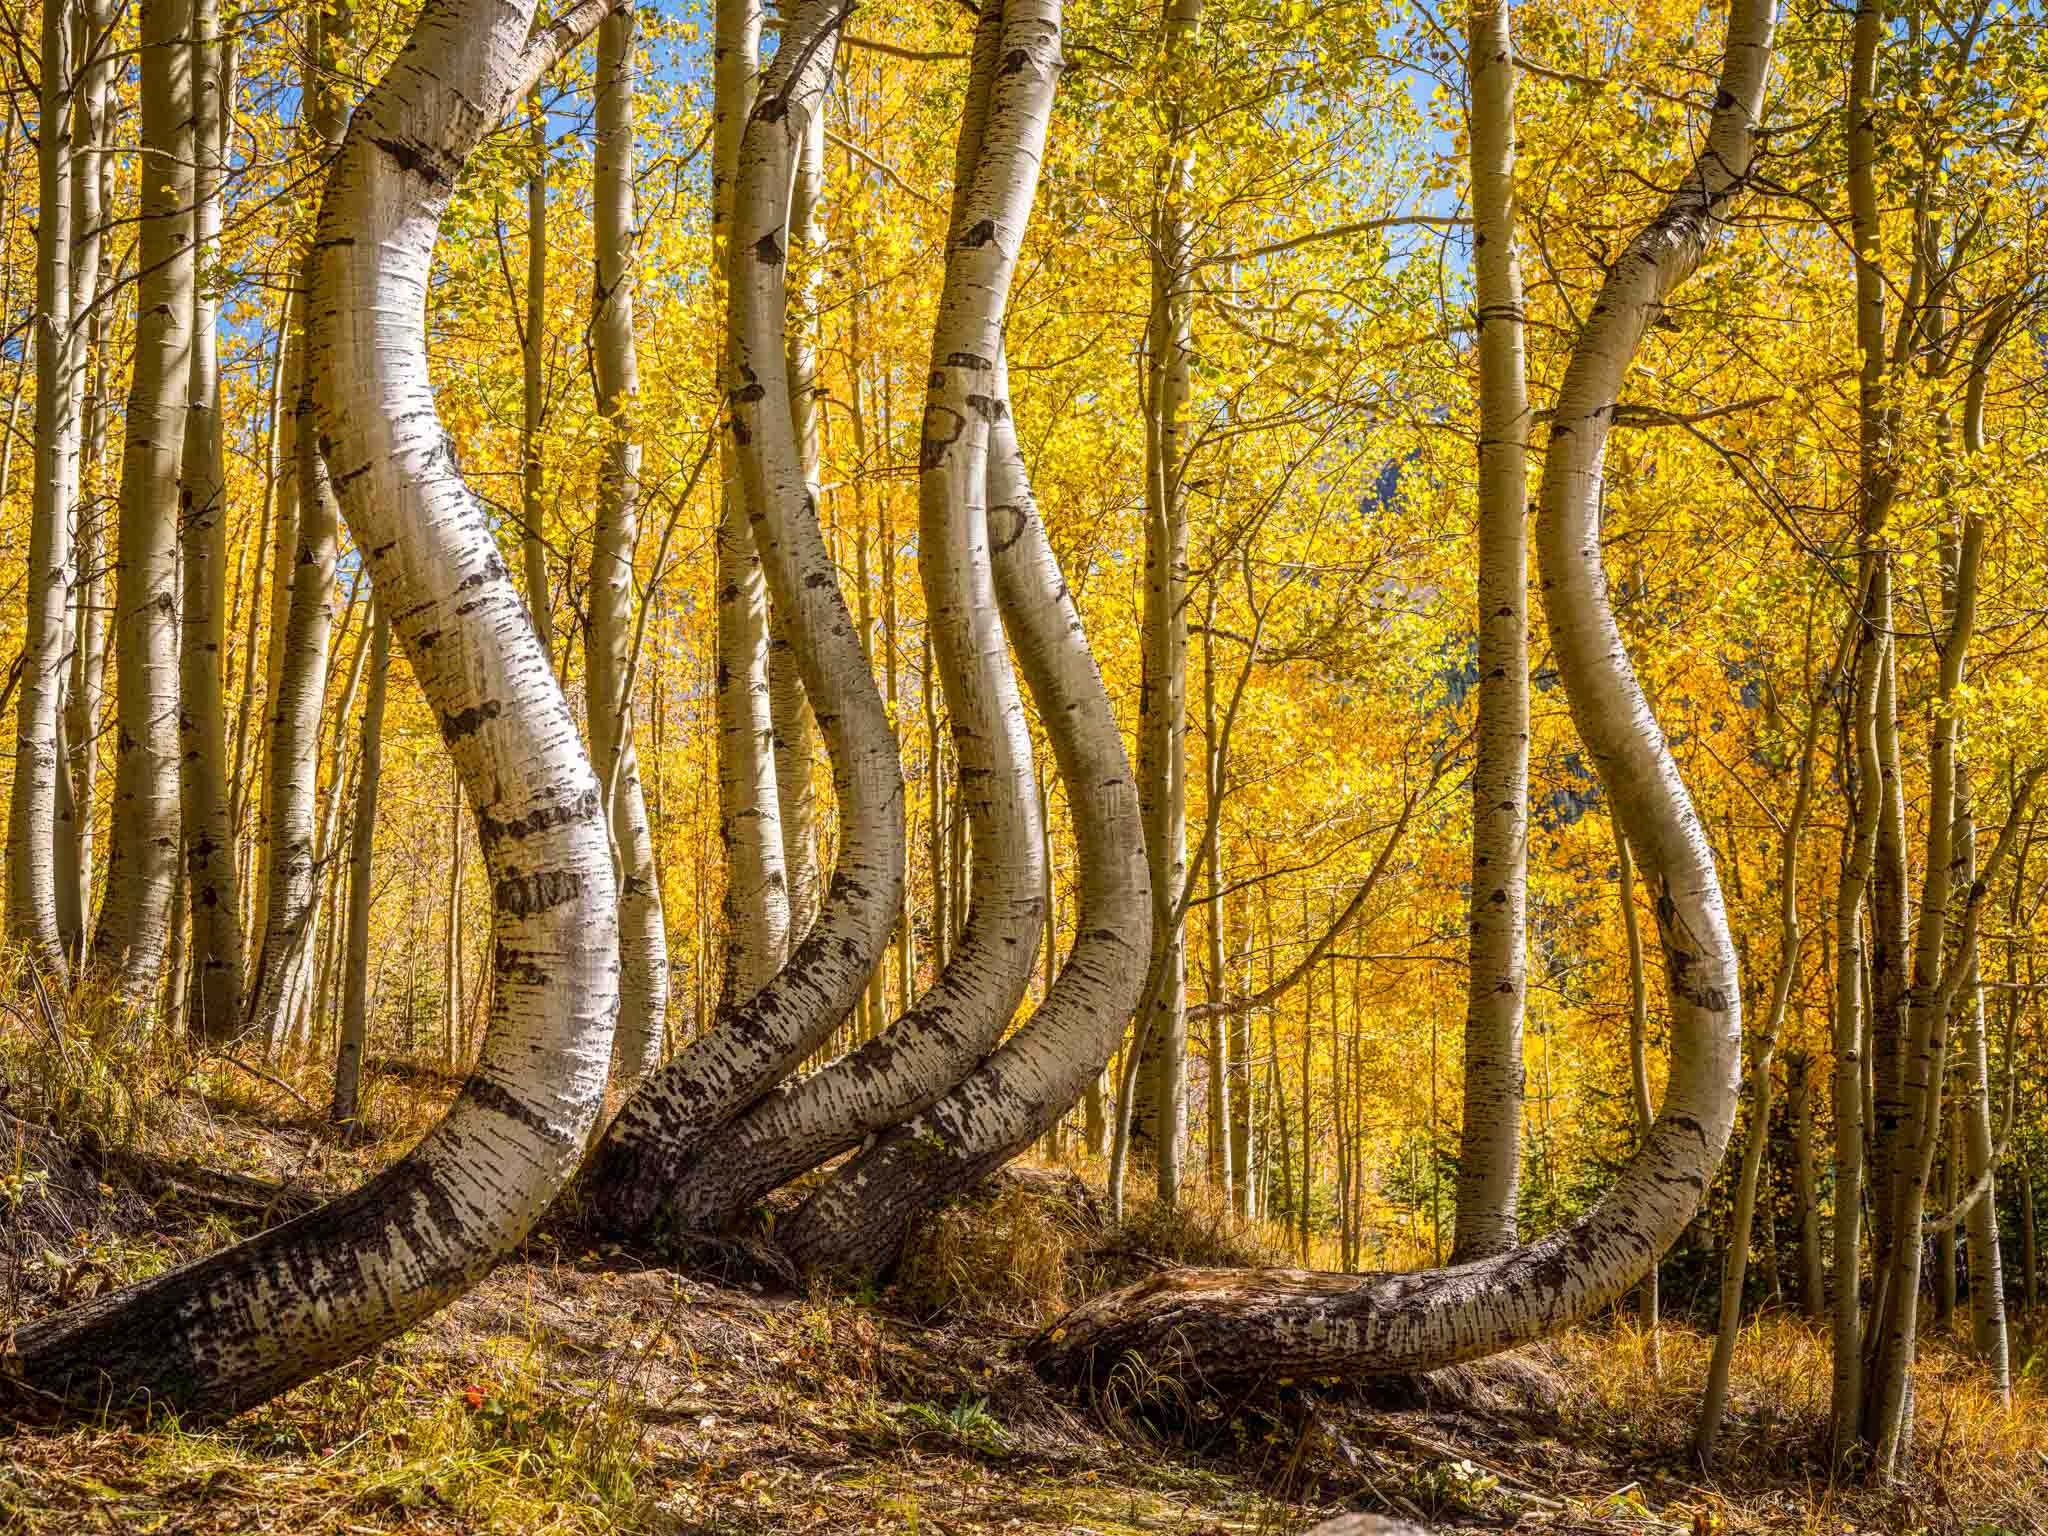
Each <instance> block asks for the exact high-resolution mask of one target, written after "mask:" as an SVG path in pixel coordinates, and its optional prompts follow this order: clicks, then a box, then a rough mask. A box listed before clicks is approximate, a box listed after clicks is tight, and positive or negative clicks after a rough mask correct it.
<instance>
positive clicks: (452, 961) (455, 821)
mask: <svg viewBox="0 0 2048 1536" xmlns="http://www.w3.org/2000/svg"><path fill="white" fill-rule="evenodd" d="M592 766H593V767H595V766H596V765H595V764H593V765H592ZM462 813H463V805H462V775H461V774H460V773H457V774H456V776H455V798H454V800H453V801H452V802H451V803H450V805H449V807H448V901H447V904H446V907H445V908H444V912H445V919H444V920H445V923H446V932H445V933H444V934H443V936H442V937H443V939H444V941H445V943H444V947H445V949H446V951H447V959H446V961H445V962H444V963H443V966H442V975H441V980H442V991H443V994H444V996H443V998H442V1009H441V1055H442V1059H443V1060H444V1061H446V1062H447V1064H448V1065H449V1066H450V1067H456V1068H459V1067H460V1066H461V1065H462V994H463V985H462V856H463V848H462Z"/></svg>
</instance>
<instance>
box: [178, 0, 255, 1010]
mask: <svg viewBox="0 0 2048 1536" xmlns="http://www.w3.org/2000/svg"><path fill="white" fill-rule="evenodd" d="M219 34H220V13H219V6H218V4H217V0H193V6H192V97H193V103H194V106H195V108H196V112H195V116H194V123H193V143H194V146H195V149H196V152H197V153H196V165H195V174H194V179H193V198H194V204H193V242H192V244H193V256H194V259H195V261H196V262H197V263H198V265H199V267H200V268H201V270H202V271H204V270H205V269H206V268H207V267H208V266H209V265H210V264H211V263H212V262H214V261H215V260H216V259H217V256H218V247H219V244H220V218H221V177H222V173H223V166H224V143H223V136H224V133H225V123H226V121H227V106H226V103H225V102H224V101H223V100H222V91H223V85H224V77H225V73H226V71H225V69H224V68H223V64H224V57H223V45H222V43H221V41H220V35H219ZM216 308H217V305H216V300H215V297H214V294H213V292H212V290H211V287H210V284H209V282H208V281H205V280H202V281H199V282H196V283H195V284H194V285H193V290H192V374H191V385H190V390H189V395H188V399H187V404H186V419H185V447H184V457H183V470H184V483H183V486H182V490H181V495H180V497H179V506H178V514H179V538H180V543H181V560H180V564H181V565H182V567H183V571H184V603H183V614H182V618H183V620H184V626H183V645H182V648H181V654H180V660H179V679H180V683H181V688H182V693H183V700H182V704H181V707H180V709H179V712H178V734H179V738H180V743H181V745H182V748H183V751H182V754H181V758H180V763H179V780H180V782H179V791H180V793H179V800H180V805H181V807H182V819H183V826H184V848H185V877H186V880H187V882H188V883H189V890H188V893H187V898H186V899H187V904H188V906H189V908H190V911H191V923H192V941H191V953H190V956H189V959H188V961H187V966H188V970H189V991H188V993H187V1000H186V1004H185V1024H186V1027H187V1028H188V1029H190V1030H191V1031H193V1033H195V1034H197V1035H198V1036H199V1037H200V1038H202V1039H205V1040H210V1041H223V1040H228V1039H231V1038H233V1037H234V1035H235V1034H236V1032H237V1031H238V1030H239V1028H240V1025H241V1017H242V902H241V895H240V892H239V889H238V887H237V885H236V880H235V833H234V825H233V822H232V821H231V820H230V817H231V815H232V813H233V809H234V806H233V800H232V796H231V793H230V788H229V783H228V740H227V701H226V697H225V692H224V690H225V679H224V678H223V676H222V671H223V668H224V666H225V665H226V662H225V657H224V655H223V653H224V651H225V649H226V645H227V622H228V615H227V608H226V605H225V600H226V596H227V592H226V587H227V554H228V551H227V537H228V530H227V484H226V476H225V473H224V468H225V466H224V461H223V454H222V449H221V430H222V429H221V410H220V361H219V355H218V352H219V338H218V336H217V335H216V334H215V332H216Z"/></svg>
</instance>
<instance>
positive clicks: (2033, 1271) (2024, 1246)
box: [2020, 1169, 2041, 1312]
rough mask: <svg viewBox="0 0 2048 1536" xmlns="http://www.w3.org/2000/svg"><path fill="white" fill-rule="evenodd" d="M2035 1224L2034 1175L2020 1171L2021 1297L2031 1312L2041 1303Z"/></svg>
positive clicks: (2038, 1250) (2029, 1171) (2025, 1170)
mask: <svg viewBox="0 0 2048 1536" xmlns="http://www.w3.org/2000/svg"><path fill="white" fill-rule="evenodd" d="M2036 1231H2037V1229H2036V1228H2035V1225H2034V1175H2033V1172H2032V1171H2031V1170H2030V1169H2022V1170H2021V1171H2020V1299H2021V1301H2022V1302H2023V1303H2024V1304H2025V1305H2026V1308H2027V1310H2028V1311H2029V1312H2031V1311H2033V1309H2034V1308H2035V1307H2037V1306H2039V1305H2040V1304H2041V1287H2040V1273H2041V1271H2040V1260H2039V1258H2038V1254H2039V1252H2040V1249H2039V1246H2038V1239H2037V1237H2036V1235H2035V1234H2036Z"/></svg>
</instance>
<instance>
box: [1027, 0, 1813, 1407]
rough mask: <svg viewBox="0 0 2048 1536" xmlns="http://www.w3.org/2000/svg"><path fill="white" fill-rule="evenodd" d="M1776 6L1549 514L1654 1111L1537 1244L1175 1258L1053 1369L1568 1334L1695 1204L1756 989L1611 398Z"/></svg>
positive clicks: (1580, 421)
mask: <svg viewBox="0 0 2048 1536" xmlns="http://www.w3.org/2000/svg"><path fill="white" fill-rule="evenodd" d="M1772 21H1773V7H1772V6H1771V4H1770V3H1769V0H1733V3H1732V4H1731V6H1730V11H1729V24H1728V40H1727V50H1726V54H1725V56H1724V60H1723V65H1722V75H1721V81H1720V87H1719V90H1718V92H1717V94H1716V102H1717V106H1716V110H1715V112H1714V114H1713V119H1712V122H1711V124H1710V126H1709V128H1708V133H1707V138H1706V143H1705V146H1704V148H1703V151H1702V153H1701V155H1700V157H1699V159H1698V161H1697V162H1696V163H1695V165H1694V166H1693V168H1692V171H1691V173H1690V174H1689V175H1688V176H1687V177H1686V178H1685V180H1684V183H1683V185H1682V186H1681V187H1680V189H1679V190H1678V192H1677V193H1675V194H1674V195H1673V197H1672V198H1671V200H1670V201H1669V202H1668V203H1667V204H1666V206H1665V207H1664V209H1663V211H1662V212H1661V213H1660V214H1659V215H1658V216H1657V217H1656V218H1655V219H1654V220H1653V221H1652V222H1651V223H1650V224H1649V225H1648V226H1647V227H1645V228H1644V229H1643V230H1642V231H1641V232H1640V233H1638V234H1637V235H1636V236H1635V238H1634V239H1633V240H1631V241H1630V243H1629V245H1628V247H1627V248H1626V249H1625V250H1624V251H1623V253H1622V254H1621V256H1620V257H1619V259H1618V260H1617V261H1616V263H1615V265H1614V266H1613V267H1612V268H1611V269H1610V271H1609V274H1608V277H1607V279H1606V282H1605V284H1604V285H1603V289H1602V292H1601V295H1600V297H1599V299H1598V301H1597V302H1596V303H1595V305H1594V306H1593V308H1592V309H1591V310H1590V311H1589V312H1588V314H1589V318H1588V322H1587V325H1586V328H1585V330H1584V331H1583V332H1582V334H1581V335H1580V338H1579V340H1578V343H1577V345H1576V346H1575V347H1574V349H1573V352H1572V356H1571V359H1570V362H1569V364H1568V365H1567V367H1566V370H1565V375H1564V379H1563V382H1562V384H1561V387H1560V390H1559V394H1558V402H1557V407H1556V415H1555V417H1554V419H1553V422H1552V429H1551V438H1550V445H1549V450H1548V452H1547V454H1546V457H1545V463H1544V481H1543V494H1542V498H1541V505H1542V511H1541V515H1540V517H1539V520H1538V524H1537V532H1538V538H1537V545H1538V550H1539V553H1540V556H1541V561H1542V570H1543V576H1544V583H1543V590H1544V594H1545V606H1546V610H1547V618H1548V620H1549V628H1550V633H1551V636H1552V643H1553V645H1554V646H1555V648H1556V655H1557V661H1558V668H1559V671H1560V673H1561V674H1562V676H1563V680H1564V684H1565V691H1566V694H1567V696H1568V698H1569V700H1570V703H1571V708H1572V716H1573V719H1574V721H1575V722H1576V723H1577V726H1578V730H1579V735H1580V737H1581V738H1582V739H1583V740H1584V742H1585V743H1586V746H1587V749H1588V753H1589V755H1590V756H1591V758H1592V759H1593V762H1594V764H1595V765H1596V767H1597V768H1598V770H1599V775H1600V779H1601V782H1602V784H1603V785H1604V786H1605V787H1606V789H1607V792H1608V794H1609V796H1610V797H1611V798H1612V800H1613V802H1614V805H1615V808H1616V811H1617V814H1618V816H1619V819H1620V821H1621V824H1622V828H1623V831H1624V833H1625V835H1626V836H1627V837H1628V840H1629V844H1630V847H1631V848H1632V849H1633V850H1634V852H1635V853H1636V856H1637V858H1638V859H1639V861H1640V862H1641V865H1642V867H1643V871H1644V875H1645V878H1646V879H1647V880H1648V881H1649V883H1650V885H1651V889H1652V890H1653V891H1655V892H1656V893H1657V898H1658V899H1657V912H1658V918H1659V924H1658V926H1659V935H1660V938H1661V939H1662V941H1663V945H1664V950H1665V960H1666V969H1667V975H1668V976H1669V978H1670V997H1671V1013H1672V1037H1673V1038H1672V1051H1671V1056H1672V1062H1673V1068H1674V1070H1673V1073H1672V1078H1671V1082H1670V1085H1669V1087H1668V1090H1667V1092H1666V1095H1665V1102H1664V1108H1663V1112H1662V1114H1661V1115H1660V1116H1659V1118H1658V1121H1657V1124H1656V1127H1655V1128H1654V1129H1653V1131H1652V1132H1651V1135H1650V1137H1649V1138H1648V1139H1647V1141H1646V1142H1645V1143H1644V1145H1643V1146H1642V1148H1641V1149H1639V1150H1638V1152H1637V1153H1636V1155H1635V1156H1634V1157H1633V1158H1632V1159H1631V1160H1630V1162H1629V1163H1628V1165H1627V1166H1626V1167H1625V1168H1624V1169H1623V1170H1622V1172H1621V1174H1620V1175H1619V1177H1618V1178H1617V1179H1616V1181H1615V1185H1614V1187H1613V1188H1612V1189H1611V1190H1610V1191H1609V1192H1608V1193H1607V1195H1606V1196H1605V1197H1604V1198H1603V1199H1602V1200H1601V1201H1600V1202H1599V1204H1598V1205H1597V1206H1595V1207H1594V1209H1593V1210H1592V1211H1591V1212H1589V1213H1588V1214H1587V1215H1586V1216H1584V1217H1582V1218H1580V1219H1579V1220H1578V1221H1577V1222H1574V1223H1573V1224H1572V1225H1571V1226H1569V1227H1567V1228H1565V1229H1564V1230H1562V1231H1559V1232H1556V1233H1553V1234H1552V1235H1550V1236H1549V1237H1546V1238H1544V1239H1542V1240H1541V1241H1539V1242H1535V1243H1532V1244H1529V1245H1528V1246H1526V1247H1522V1248H1517V1249H1514V1250H1512V1251H1511V1252H1509V1253H1507V1254H1503V1255H1501V1256H1499V1257H1497V1258H1493V1259H1486V1260H1482V1261H1480V1262H1479V1263H1477V1264H1472V1265H1466V1266H1462V1267H1460V1268H1456V1269H1451V1270H1447V1271H1444V1272H1442V1273H1441V1274H1440V1275H1437V1276H1433V1277H1422V1278H1418V1277H1417V1276H1414V1275H1399V1276H1391V1277H1377V1278H1371V1279H1366V1280H1363V1281H1361V1280H1359V1279H1356V1278H1354V1277H1350V1276H1329V1275H1316V1274H1312V1273H1309V1272H1306V1271H1262V1272H1257V1273H1244V1272H1233V1271H1214V1270H1208V1271H1204V1270H1196V1271H1168V1272H1166V1273H1165V1274H1162V1275H1160V1276H1157V1277H1154V1278H1153V1279H1151V1280H1148V1281H1145V1282H1143V1283H1142V1284H1140V1285H1138V1286H1136V1287H1133V1288H1131V1289H1129V1290H1125V1291H1119V1292H1112V1293H1110V1294H1109V1295H1107V1296H1104V1297H1100V1298H1098V1299H1096V1300H1095V1301H1092V1302H1090V1303H1088V1304H1087V1305H1086V1306H1084V1307H1082V1308H1080V1309H1078V1310H1077V1311H1075V1312H1073V1313H1070V1314H1069V1315H1068V1316H1067V1317H1066V1318H1065V1319H1063V1320H1062V1321H1061V1323H1060V1324H1059V1325H1058V1327H1057V1328H1056V1329H1054V1330H1053V1331H1052V1333H1050V1334H1048V1335H1046V1336H1044V1337H1042V1338H1041V1339H1040V1340H1039V1341H1038V1343H1037V1345H1036V1346H1035V1348H1036V1353H1037V1356H1038V1361H1039V1368H1040V1369H1041V1371H1044V1372H1046V1373H1047V1374H1049V1375H1052V1376H1055V1377H1061V1378H1067V1379H1073V1378H1078V1377H1084V1376H1085V1377H1088V1378H1091V1379H1096V1380H1100V1379H1102V1378H1103V1377H1105V1376H1106V1375H1107V1373H1109V1372H1110V1371H1112V1370H1114V1369H1115V1368H1116V1367H1117V1366H1118V1364H1119V1363H1120V1362H1121V1361H1123V1360H1124V1359H1126V1358H1128V1357H1129V1356H1131V1355H1132V1354H1134V1353H1137V1354H1142V1355H1143V1356H1144V1357H1145V1359H1146V1361H1147V1362H1148V1365H1149V1366H1150V1367H1151V1368H1152V1369H1154V1370H1161V1369H1170V1370H1173V1371H1175V1372H1179V1371H1182V1370H1183V1369H1185V1370H1186V1371H1188V1372H1190V1373H1194V1372H1199V1373H1200V1378H1201V1379H1202V1380H1204V1381H1205V1382H1208V1383H1215V1382H1218V1381H1231V1380H1237V1381H1243V1380H1246V1379H1248V1378H1265V1377H1268V1376H1270V1375H1272V1374H1301V1375H1321V1374H1341V1373H1345V1372H1386V1371H1405V1370H1418V1369H1429V1368H1432V1367H1435V1366H1439V1365H1443V1364H1447V1363H1450V1362H1453V1361H1457V1360H1461V1359H1471V1358H1474V1357H1476V1356H1479V1355H1484V1354H1489V1353H1492V1352H1494V1351H1496V1350H1499V1349H1502V1348H1505V1347H1507V1346H1509V1345H1512V1344H1515V1343H1519V1342H1522V1341H1524V1340H1527V1339H1530V1338H1534V1337H1537V1336H1539V1335H1542V1334H1547V1333H1551V1332H1554V1331H1556V1330H1557V1329H1559V1328H1561V1327H1564V1326H1566V1325H1567V1324H1568V1323H1570V1322H1571V1321H1572V1320H1574V1319H1576V1318H1579V1317H1584V1316H1586V1315H1587V1314H1588V1313H1590V1312H1591V1311H1593V1310H1594V1309H1596V1308H1598V1307H1601V1306H1604V1305H1606V1304H1607V1303H1608V1302H1610V1301H1612V1300H1613V1299H1614V1298H1615V1297H1617V1296H1619V1295H1621V1294H1622V1293H1623V1292H1624V1291H1626V1290H1627V1289H1628V1288H1629V1287H1630V1286H1631V1285H1633V1284H1635V1283H1636V1281H1638V1280H1639V1279H1640V1278H1641V1277H1642V1275H1643V1273H1644V1272H1645V1271H1646V1270H1647V1269H1648V1268H1649V1267H1650V1265H1651V1264H1652V1263H1654V1262H1655V1261H1656V1259H1657V1257H1658V1255H1660V1254H1661V1253H1662V1252H1663V1251H1664V1250H1665V1249H1666V1248H1667V1247H1668V1246H1669V1245H1670V1243H1671V1242H1672V1240H1673V1239H1675V1238H1676V1237H1677V1236H1678V1234H1679V1233H1680V1232H1681V1231H1682V1230H1683V1229H1684V1227H1685V1225H1686V1224H1687V1222H1689V1221H1690V1220H1691V1219H1692V1216H1693V1212H1694V1210H1695V1209H1696V1207H1697V1205H1698V1202H1699V1198H1700V1194H1701V1192H1702V1191H1703V1190H1704V1189H1705V1188H1706V1186H1707V1182H1708V1179H1709V1178H1710V1176H1711V1174H1712V1172H1713V1169H1714V1167H1715V1165H1716V1164H1717V1163H1718V1162H1719V1160H1720V1157H1721V1153H1722V1150H1723V1149H1724V1147H1725V1146H1726V1144H1727V1140H1728V1134H1729V1131H1730V1128H1731V1126H1732V1123H1733V1120H1734V1114H1735V1091H1736V1079H1737V1075H1738V1071H1739V1064H1740V1062H1739V1058H1740V1049H1741V1017H1740V1015H1741V1001H1740V994H1739V990H1738V980H1737V976H1736V969H1735V954H1734V945H1733V942H1732V940H1731V938H1730V935H1729V929H1728V922H1727V917H1726V913H1725V911H1724V909H1723V905H1722V901H1721V894H1720V887H1719V883H1718V881H1717V880H1716V878H1715V874H1714V866H1713V859H1712V854H1711V851H1710V848H1709V845H1708V842H1707V839H1706V836H1705V831H1704V829H1703V828H1702V827H1701V825H1700V821H1699V818H1698V815H1697V814H1696V813H1695V812H1694V810H1693V807H1692V804H1691V801H1690V799H1689V798H1688V796H1687V795H1686V792H1685V789H1684V787H1683V784H1682V783H1681V781H1680V779H1679V776H1678V771H1677V768H1676V765H1675V764H1674V763H1673V761H1672V759H1671V756H1670V754H1669V751H1668V750H1667V749H1666V747H1665V745H1664V741H1663V737H1662V734H1661V732H1659V731H1658V729H1657V728H1656V723H1655V719H1654V716H1652V715H1651V713H1650V710H1649V706H1648V703H1647V702H1646V700H1645V699H1644V697H1643V694H1642V691H1641V689H1640V687H1639V686H1638V685H1637V683H1636V680H1635V677H1634V674H1633V672H1632V671H1631V669H1630V667H1629V663H1628V661H1627V651H1626V648H1625V646H1624V645H1623V643H1622V640H1621V636H1620V634H1619V632H1618V630H1617V629H1616V626H1615V623H1614V618H1613V614H1612V612H1611V610H1610V608H1609V606H1608V601H1607V589H1606V579H1605V571H1604V568H1603V566H1602V562H1601V559H1600V541H1599V535H1598V531H1597V530H1598V510H1599V506H1600V500H1601V497H1600V478H1601V466H1602V459H1603V450H1604V448H1605V445H1606V438H1607V433H1608V430H1609V423H1610V421H1611V418H1612V411H1613V406H1614V402H1615V400H1616V398H1617V396H1618V394H1619V391H1620V388H1621V383H1622V379H1623V377H1624V375H1625V374H1626V373H1627V371H1628V369H1629V367H1630V365H1631V363H1632V361H1633V360H1634V357H1635V354H1636V350H1637V347H1638V346H1639V344H1640V342H1641V340H1642V337H1643V334H1644V332H1645V331H1646V330H1647V329H1648V328H1649V326H1650V324H1651V322H1652V321H1654V320H1655V319H1656V318H1657V317H1658V315H1659V314H1660V313H1662V311H1663V306H1664V302H1665V300H1666V299H1667V298H1668V296H1669V295H1670V293H1671V292H1672V290H1673V289H1674V288H1676V287H1677V286H1678V284H1679V283H1681V282H1682V281H1683V280H1684V279H1685V278H1686V277H1687V276H1689V275H1690V274H1691V273H1692V271H1693V270H1694V269H1695V267H1696V266H1697V265H1698V262H1699V259H1700V256H1701V254H1702V253H1703V251H1704V250H1705V248H1706V245H1707V243H1708V241H1709V240H1710V239H1712V237H1713V236H1714V235H1715V234H1716V233H1717V232H1718V230H1719V229H1720V227H1721V226H1722V224H1723V222H1724V220H1725V217H1726V214H1727V211H1728V208H1729V205H1730V204H1731V202H1732V201H1733V200H1734V198H1735V197H1736V196H1737V195H1738V194H1739V192H1740V190H1741V187H1742V184H1743V178H1744V176H1745V174H1746V172H1747V170H1748V167H1749V163H1750V154H1751V144H1752V129H1753V125H1754V124H1755V122H1756V119H1757V116H1758V113H1759V111H1760V109H1761V105H1762V99H1763V88H1764V81H1765V77H1766V75H1767V74H1768V71H1769V60H1770V47H1771V34H1772ZM1183 1379H1189V1378H1187V1377H1184V1378H1183Z"/></svg>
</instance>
